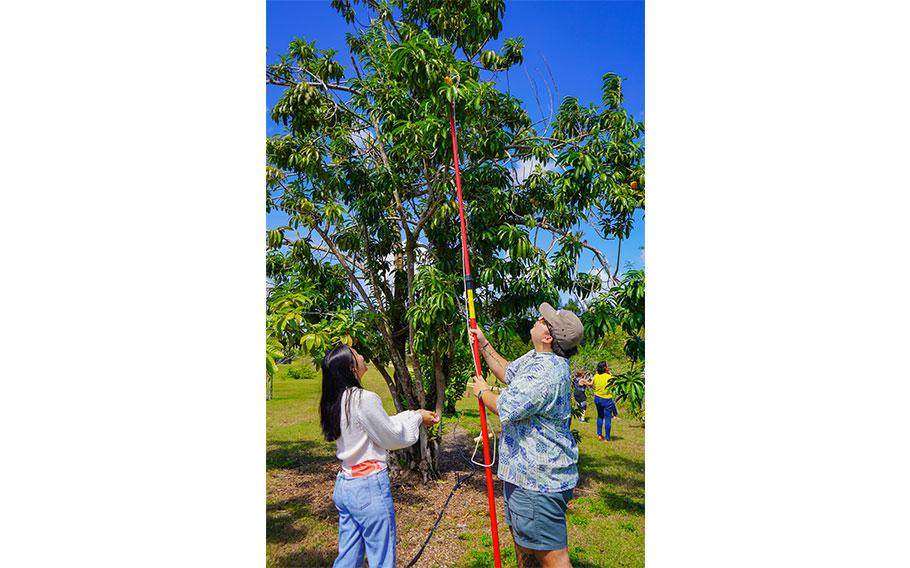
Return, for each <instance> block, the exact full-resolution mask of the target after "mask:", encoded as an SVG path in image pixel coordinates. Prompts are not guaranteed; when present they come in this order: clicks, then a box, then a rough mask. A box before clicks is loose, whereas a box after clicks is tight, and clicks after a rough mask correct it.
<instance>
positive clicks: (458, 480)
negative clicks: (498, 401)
mask: <svg viewBox="0 0 910 568" xmlns="http://www.w3.org/2000/svg"><path fill="white" fill-rule="evenodd" d="M460 423H461V415H460V414H459V415H458V418H457V419H456V421H455V425H454V427H453V428H452V432H451V434H450V435H451V436H454V435H455V430H457V429H458V426H459V425H460ZM462 430H464V426H462ZM475 453H476V449H475ZM459 454H460V455H459V457H460V458H461V459H462V461H463V462H465V464H466V465H468V467H469V469H471V470H472V471H471V473H469V474H468V475H466V476H464V477H458V472H455V486H454V487H452V491H450V492H449V496H448V497H447V498H446V502H445V503H444V504H443V506H442V509H440V510H439V515H438V516H437V517H436V522H435V523H433V527H432V528H430V532H429V534H427V538H426V539H425V540H424V541H423V544H422V545H420V549H419V550H418V551H417V554H415V555H414V558H412V559H411V561H410V562H408V563H407V565H406V566H405V568H411V567H412V566H413V565H414V563H415V562H417V561H418V560H419V559H420V555H421V554H423V551H424V549H426V547H427V544H429V543H430V539H431V538H432V537H433V533H434V532H436V527H438V526H439V523H440V522H441V521H442V516H443V515H444V514H445V512H446V507H448V506H449V501H451V500H452V496H453V495H455V491H456V490H457V489H458V488H459V487H461V484H462V483H464V482H465V481H467V480H469V479H471V478H472V477H474V474H475V473H477V472H478V470H477V469H474V468H471V467H470V466H471V464H472V463H474V464H475V465H476V462H474V461H473V460H469V459H468V458H467V457H466V456H465V455H464V451H463V450H462V451H459ZM491 465H492V464H491ZM480 467H483V466H480Z"/></svg>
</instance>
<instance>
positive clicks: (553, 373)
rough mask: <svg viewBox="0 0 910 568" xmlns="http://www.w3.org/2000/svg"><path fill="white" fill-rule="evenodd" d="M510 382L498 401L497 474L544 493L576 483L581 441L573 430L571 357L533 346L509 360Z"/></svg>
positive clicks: (568, 487)
mask: <svg viewBox="0 0 910 568" xmlns="http://www.w3.org/2000/svg"><path fill="white" fill-rule="evenodd" d="M506 381H507V382H508V387H506V389H505V390H504V391H503V392H502V394H501V395H500V396H499V399H498V401H497V410H498V411H499V421H500V422H501V423H502V435H501V437H500V441H499V469H498V470H497V475H498V476H499V478H500V479H502V480H504V481H508V482H509V483H512V484H514V485H517V486H519V487H523V488H525V489H529V490H531V491H540V492H542V493H555V492H559V491H566V490H567V489H571V488H573V487H575V484H576V483H577V482H578V467H577V464H578V446H577V445H576V443H575V438H573V437H572V433H571V432H570V431H569V420H570V418H571V415H572V396H571V395H572V376H571V371H570V370H569V360H568V359H565V358H563V357H560V356H558V355H556V354H554V353H538V352H536V351H534V350H531V351H529V352H528V353H525V354H524V355H522V356H521V357H519V358H518V359H516V360H514V361H512V362H511V363H509V365H508V367H506Z"/></svg>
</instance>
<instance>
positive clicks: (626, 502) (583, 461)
mask: <svg viewBox="0 0 910 568" xmlns="http://www.w3.org/2000/svg"><path fill="white" fill-rule="evenodd" d="M644 470H645V464H644V462H643V461H639V460H634V459H630V458H626V457H623V456H617V455H607V456H604V457H600V456H592V455H586V454H582V455H581V456H580V457H579V462H578V473H579V483H578V487H579V488H580V489H583V490H584V489H593V488H594V486H595V483H596V484H598V485H599V487H598V488H597V496H596V497H591V498H592V499H593V500H594V503H596V504H595V505H594V508H595V509H602V510H603V511H604V512H606V511H622V512H625V513H630V514H633V515H643V514H644V513H645V504H644V495H645V481H644Z"/></svg>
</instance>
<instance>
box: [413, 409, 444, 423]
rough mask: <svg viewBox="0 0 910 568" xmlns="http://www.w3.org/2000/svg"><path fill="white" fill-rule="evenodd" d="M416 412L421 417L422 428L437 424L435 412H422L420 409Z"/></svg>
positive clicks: (437, 419) (437, 416) (437, 418)
mask: <svg viewBox="0 0 910 568" xmlns="http://www.w3.org/2000/svg"><path fill="white" fill-rule="evenodd" d="M417 412H419V413H420V416H422V417H423V425H424V426H428V427H429V426H432V425H433V424H438V423H439V415H438V414H436V413H435V412H431V411H429V410H424V409H422V408H421V409H420V410H418V411H417Z"/></svg>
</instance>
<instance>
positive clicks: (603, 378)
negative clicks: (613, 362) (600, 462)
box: [594, 361, 619, 440]
mask: <svg viewBox="0 0 910 568" xmlns="http://www.w3.org/2000/svg"><path fill="white" fill-rule="evenodd" d="M594 406H595V407H596V408H597V439H598V440H609V439H610V426H611V425H612V422H613V417H614V416H618V415H619V413H617V412H616V403H615V402H613V375H612V374H610V368H609V367H607V362H606V361H601V362H600V363H598V364H597V374H596V375H594ZM601 426H603V432H604V434H603V435H601V433H600V432H601Z"/></svg>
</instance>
